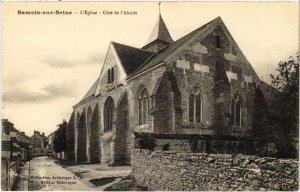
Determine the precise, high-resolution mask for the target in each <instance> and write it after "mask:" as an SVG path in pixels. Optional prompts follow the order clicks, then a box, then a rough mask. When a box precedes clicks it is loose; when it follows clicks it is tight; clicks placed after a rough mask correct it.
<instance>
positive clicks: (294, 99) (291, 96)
mask: <svg viewBox="0 0 300 192" xmlns="http://www.w3.org/2000/svg"><path fill="white" fill-rule="evenodd" d="M276 71H277V73H278V74H277V75H273V74H271V75H270V76H271V79H272V86H273V87H274V88H276V89H278V90H279V91H280V92H281V93H282V97H281V98H280V99H279V102H278V105H280V108H281V110H282V114H283V116H284V118H285V119H286V121H287V124H288V128H289V129H290V131H292V132H291V133H293V134H297V130H298V120H299V118H298V111H299V93H298V92H299V52H298V53H297V54H296V58H294V57H292V56H291V57H290V58H289V59H288V61H280V62H279V64H278V68H277V69H276ZM290 131H288V132H290ZM297 135H298V134H297Z"/></svg>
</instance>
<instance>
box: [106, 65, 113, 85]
mask: <svg viewBox="0 0 300 192" xmlns="http://www.w3.org/2000/svg"><path fill="white" fill-rule="evenodd" d="M114 81H115V70H114V68H111V69H108V71H107V83H112V82H114Z"/></svg>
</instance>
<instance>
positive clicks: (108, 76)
mask: <svg viewBox="0 0 300 192" xmlns="http://www.w3.org/2000/svg"><path fill="white" fill-rule="evenodd" d="M107 83H110V69H109V70H108V71H107Z"/></svg>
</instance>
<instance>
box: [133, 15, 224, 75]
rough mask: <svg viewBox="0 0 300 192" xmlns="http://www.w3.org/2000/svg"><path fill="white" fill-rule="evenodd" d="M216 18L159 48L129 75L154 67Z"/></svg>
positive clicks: (214, 21) (218, 18) (215, 20)
mask: <svg viewBox="0 0 300 192" xmlns="http://www.w3.org/2000/svg"><path fill="white" fill-rule="evenodd" d="M218 20H221V18H220V17H217V18H216V19H214V20H212V21H210V22H208V23H207V24H205V25H203V26H201V27H199V28H197V29H196V30H194V31H192V32H190V33H188V34H187V35H185V36H183V37H181V38H180V39H178V40H176V41H175V42H173V43H171V44H170V45H168V46H166V47H165V48H164V49H162V50H160V51H159V52H157V53H154V54H153V55H152V57H151V58H149V59H148V60H147V61H146V62H144V63H143V64H142V65H141V66H140V67H139V68H138V69H137V70H136V71H135V72H134V73H133V74H132V75H131V77H133V76H135V75H138V74H139V73H141V72H143V71H145V70H147V69H150V68H152V67H154V66H155V65H157V64H159V63H161V62H163V61H164V60H165V59H166V58H167V57H168V56H169V55H170V54H172V53H174V51H175V50H176V49H177V48H179V47H181V46H182V45H183V44H184V43H186V42H187V41H188V40H190V39H192V38H193V37H194V36H195V35H197V34H198V33H200V32H202V31H205V29H206V28H207V27H208V26H209V25H210V24H213V23H216V22H217V21H218Z"/></svg>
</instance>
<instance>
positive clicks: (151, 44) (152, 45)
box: [142, 2, 174, 53]
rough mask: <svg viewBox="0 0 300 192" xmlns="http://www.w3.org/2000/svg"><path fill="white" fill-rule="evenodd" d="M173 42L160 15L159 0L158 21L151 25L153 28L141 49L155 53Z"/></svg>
mask: <svg viewBox="0 0 300 192" xmlns="http://www.w3.org/2000/svg"><path fill="white" fill-rule="evenodd" d="M173 42H174V41H173V39H172V37H171V35H170V33H169V30H168V28H167V26H166V24H165V22H164V20H163V18H162V16H161V13H160V2H159V16H158V21H157V22H156V24H155V26H154V27H153V30H152V32H151V34H150V36H149V38H148V41H147V43H146V45H145V46H144V47H143V48H142V49H144V50H146V51H150V52H153V53H156V52H158V51H160V50H161V49H163V48H165V47H166V46H167V45H169V44H171V43H173Z"/></svg>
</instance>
